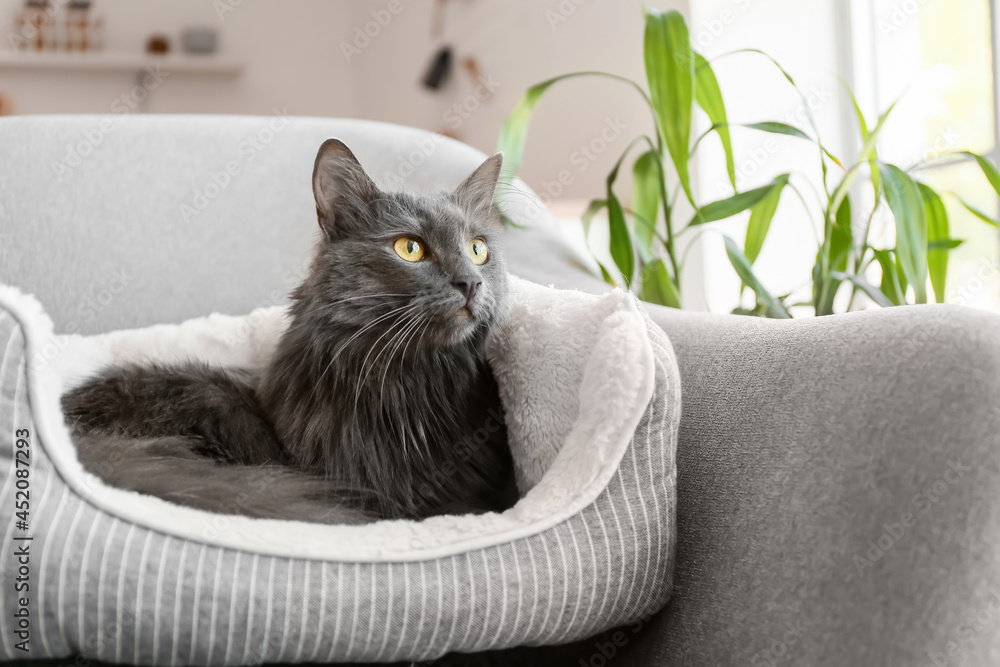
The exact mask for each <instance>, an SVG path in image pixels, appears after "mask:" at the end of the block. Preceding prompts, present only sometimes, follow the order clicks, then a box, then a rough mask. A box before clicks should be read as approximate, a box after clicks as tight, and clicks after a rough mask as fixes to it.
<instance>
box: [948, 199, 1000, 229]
mask: <svg viewBox="0 0 1000 667" xmlns="http://www.w3.org/2000/svg"><path fill="white" fill-rule="evenodd" d="M955 196H956V198H957V199H958V201H959V202H961V204H962V206H964V207H965V209H966V210H967V211H968V212H969V213H971V214H972V215H974V216H976V217H977V218H979V219H980V220H982V221H983V222H985V223H987V224H989V225H993V226H994V227H1000V222H997V221H996V220H994V219H993V218H991V217H990V216H988V215H986V214H985V213H983V212H982V211H980V210H979V209H978V208H976V207H974V206H972V205H971V204H969V203H967V202H966V201H965V200H964V199H962V198H961V197H959V196H958V195H955Z"/></svg>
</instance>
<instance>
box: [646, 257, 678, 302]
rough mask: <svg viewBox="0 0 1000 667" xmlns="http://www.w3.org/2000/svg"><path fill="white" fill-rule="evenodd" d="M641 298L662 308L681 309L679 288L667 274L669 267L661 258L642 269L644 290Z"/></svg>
mask: <svg viewBox="0 0 1000 667" xmlns="http://www.w3.org/2000/svg"><path fill="white" fill-rule="evenodd" d="M639 298H640V299H642V300H643V301H649V302H650V303H658V304H660V305H661V306H670V307H671V308H680V307H681V298H680V294H679V293H678V291H677V286H676V285H675V284H674V281H673V280H672V279H671V278H670V274H669V273H668V272H667V265H666V264H664V262H663V260H662V259H660V258H659V257H657V258H656V259H654V260H653V261H651V262H648V263H647V264H645V265H644V266H643V267H642V290H641V292H640V294H639Z"/></svg>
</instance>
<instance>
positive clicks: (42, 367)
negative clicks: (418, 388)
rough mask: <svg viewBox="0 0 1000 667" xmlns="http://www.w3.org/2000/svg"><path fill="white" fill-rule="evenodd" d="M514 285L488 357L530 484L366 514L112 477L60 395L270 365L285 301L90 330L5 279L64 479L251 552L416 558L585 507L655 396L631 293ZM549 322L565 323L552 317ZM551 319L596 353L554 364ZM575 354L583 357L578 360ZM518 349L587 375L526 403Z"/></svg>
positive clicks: (105, 502)
mask: <svg viewBox="0 0 1000 667" xmlns="http://www.w3.org/2000/svg"><path fill="white" fill-rule="evenodd" d="M511 291H512V303H513V308H512V316H511V319H510V322H509V324H508V325H507V331H508V332H509V333H510V335H507V336H502V337H500V340H501V341H502V342H501V343H499V344H497V345H496V346H495V349H493V350H491V355H490V358H491V364H492V365H493V367H494V369H495V371H496V375H497V381H498V383H499V384H500V387H501V397H502V399H503V400H504V407H505V412H506V413H507V415H508V416H507V423H508V431H509V435H510V437H511V447H512V450H513V451H514V452H515V456H516V457H519V461H518V463H519V482H520V483H522V484H526V485H531V486H532V488H531V489H530V491H528V493H527V494H526V495H525V496H524V497H523V498H522V499H521V501H520V502H518V503H517V505H516V506H515V507H513V508H511V509H509V510H507V511H506V512H504V513H502V514H496V513H490V514H485V515H479V516H474V515H465V516H441V517H433V518H430V519H426V520H424V521H381V522H378V523H375V524H370V525H365V526H338V525H333V526H331V525H320V524H312V523H305V522H298V521H280V520H275V519H255V518H250V517H245V516H233V515H219V514H214V513H211V512H206V511H203V510H198V509H194V508H190V507H183V506H180V505H175V504H173V503H168V502H166V501H164V500H161V499H159V498H155V497H153V496H147V495H143V494H139V493H135V492H131V491H126V490H123V489H118V488H114V487H110V486H107V485H105V484H104V483H103V482H101V480H99V479H98V478H97V477H95V476H93V475H91V474H90V473H87V472H86V471H85V470H83V468H82V466H81V465H80V463H79V461H78V460H77V458H76V449H75V447H74V446H73V444H72V441H71V440H70V434H69V431H68V429H67V427H66V426H65V424H64V422H63V415H62V410H61V408H60V396H61V395H62V393H63V392H64V391H65V390H66V389H67V388H69V387H71V386H73V384H75V383H78V382H79V381H81V380H82V379H83V378H85V377H86V376H88V375H89V374H90V373H92V372H93V371H95V370H97V369H99V368H101V367H103V366H105V365H107V364H111V363H121V362H123V361H128V360H142V359H144V358H145V359H153V358H155V359H159V360H163V361H170V360H171V359H180V358H192V357H195V358H201V359H205V360H207V361H212V362H216V363H223V364H231V365H237V366H244V367H255V366H260V365H262V363H263V360H265V359H266V357H267V355H268V354H270V352H271V351H272V350H273V346H274V342H275V340H276V338H277V336H278V335H279V334H280V332H281V330H282V329H283V326H284V323H283V315H284V312H283V309H280V308H268V309H261V310H257V311H254V312H253V313H251V314H250V315H248V316H246V317H229V316H222V315H211V316H209V317H207V318H200V319H197V320H190V321H188V322H185V323H183V324H180V325H158V326H155V327H150V328H147V329H140V330H132V331H119V332H113V333H109V334H103V335H100V336H92V337H81V336H56V335H54V333H53V326H52V321H51V319H50V318H49V317H48V316H47V315H46V314H45V313H44V310H43V309H42V307H41V305H40V304H39V303H38V302H37V300H35V298H34V297H32V296H30V295H25V294H21V293H20V292H19V291H18V290H17V289H15V288H13V287H8V286H4V285H0V307H2V308H4V309H6V310H8V311H9V312H10V313H11V314H12V315H13V316H14V317H15V318H16V319H17V320H18V322H19V323H20V325H21V327H22V329H23V331H24V334H25V338H26V346H27V347H26V358H27V361H28V363H27V380H28V395H29V400H30V407H31V413H32V417H33V419H34V422H35V428H36V430H37V436H38V442H39V443H40V444H41V445H42V447H43V448H44V450H45V452H46V454H47V455H48V456H49V458H50V459H51V460H52V462H53V464H54V466H55V468H56V470H57V471H58V472H59V474H60V476H61V477H62V479H63V480H64V481H65V482H66V483H67V484H68V485H69V486H70V488H72V489H73V490H74V491H75V492H77V493H78V494H79V495H80V496H82V497H83V498H85V499H86V500H88V501H89V502H91V503H92V504H93V505H95V506H97V507H99V508H101V509H103V510H105V511H107V512H108V513H110V514H112V515H115V516H117V517H119V518H121V519H123V520H125V521H129V522H132V523H135V524H138V525H141V526H145V527H147V528H151V529H154V530H157V531H160V532H163V533H166V534H170V535H174V536H176V537H179V538H183V539H189V540H193V541H196V542H201V543H205V544H210V545H214V546H221V547H227V548H233V549H241V550H245V551H249V552H253V553H259V554H265V555H272V556H282V557H293V558H308V559H316V560H333V561H341V562H414V561H421V560H429V559H433V558H440V557H444V556H451V555H455V554H460V553H463V552H466V551H471V550H476V549H481V548H484V547H488V546H494V545H497V544H502V543H505V542H509V541H512V540H516V539H519V538H522V537H527V536H530V535H534V534H537V533H540V532H542V531H544V530H546V529H548V528H551V527H552V526H555V525H557V524H558V523H560V522H562V521H564V520H565V519H567V518H569V517H571V516H573V515H574V514H577V513H578V512H580V511H581V510H583V509H584V508H585V507H586V506H587V505H589V504H590V503H592V502H593V501H594V500H595V499H596V498H597V496H598V495H600V493H601V492H602V491H603V490H604V489H605V488H606V487H607V485H608V483H609V482H610V481H611V478H612V476H613V475H614V473H615V471H616V470H617V468H618V465H619V462H620V461H621V459H622V457H623V456H624V454H625V452H626V450H627V448H628V446H629V443H630V442H631V439H632V436H633V431H634V430H635V428H636V426H637V425H638V423H639V421H640V419H641V418H642V415H643V413H644V412H645V410H646V407H647V404H648V403H649V400H650V398H651V397H652V394H653V387H654V370H655V369H654V363H653V351H652V347H651V345H650V342H649V340H648V338H647V332H646V324H645V321H644V319H643V317H642V315H641V314H640V312H639V310H638V307H637V304H636V302H635V299H634V297H633V296H632V295H630V294H627V293H625V292H622V291H620V290H616V291H614V292H612V293H610V294H607V295H604V296H593V295H589V294H583V293H580V292H567V291H558V290H554V289H551V288H545V287H541V286H539V285H535V284H533V283H529V282H527V281H523V280H519V279H516V278H512V279H511ZM552 322H558V323H559V326H558V327H553V326H550V324H551V323H552ZM545 332H547V333H548V335H550V336H552V335H556V334H557V335H558V337H561V339H562V341H563V342H565V340H566V338H567V337H570V338H573V337H574V336H577V335H580V336H585V337H586V335H585V332H590V333H589V340H587V348H588V352H589V354H583V355H580V354H578V355H577V356H576V357H574V356H572V355H571V356H569V357H567V356H566V355H563V356H561V357H559V358H558V363H557V364H555V365H553V364H552V363H548V359H547V357H551V356H552V350H553V347H552V345H551V344H549V345H547V346H546V345H544V344H542V345H533V343H538V342H539V337H541V336H544V334H545ZM542 342H544V341H542ZM550 342H551V341H550ZM567 349H568V348H567ZM574 358H575V360H576V362H577V363H578V367H576V368H573V367H571V366H568V365H567V361H569V363H572V360H573V359H574ZM510 360H515V361H516V362H517V364H519V365H520V366H519V367H520V368H526V369H532V370H530V372H531V373H533V377H535V378H537V379H538V380H539V381H540V382H541V381H543V380H544V379H545V378H553V377H555V378H559V377H579V378H580V383H579V384H578V385H576V386H566V387H561V388H559V387H553V386H551V383H550V384H549V385H546V390H545V392H544V393H545V394H547V393H549V392H557V393H558V392H562V393H559V394H558V400H556V401H554V402H550V404H549V405H541V406H539V405H537V402H538V401H539V400H545V399H544V394H542V395H541V396H534V397H529V398H528V399H527V400H523V401H522V403H523V404H518V403H517V402H516V399H513V398H512V397H514V396H516V391H514V390H513V389H514V388H512V384H511V382H510V381H509V380H508V379H507V378H508V377H510V376H511V373H509V372H508V371H509V370H510V369H508V368H507V367H506V366H505V365H504V364H510V365H511V368H513V367H514V362H512V361H510ZM560 365H561V366H562V367H561V368H560ZM515 374H516V373H515ZM522 379H523V378H522ZM529 384H530V381H529ZM566 392H569V393H570V395H569V396H567V393H566ZM512 400H515V403H513V404H512V402H511V401H512ZM550 405H551V406H556V407H557V408H558V407H559V406H562V407H561V408H559V409H566V407H565V406H568V405H575V406H576V407H575V409H576V414H575V415H574V416H573V418H572V419H570V420H565V419H564V420H563V423H562V426H559V425H558V424H559V423H560V422H559V420H552V423H553V424H556V425H557V426H556V427H553V428H550V429H548V432H547V431H546V429H545V428H536V425H537V424H539V423H542V422H544V411H545V409H547V408H549V407H550ZM539 407H540V408H541V409H539ZM553 433H556V434H559V435H561V436H562V437H560V441H559V442H553V441H552V434H553ZM563 434H564V435H563ZM519 451H520V452H531V453H532V454H531V456H534V459H532V460H531V461H529V462H528V463H524V462H523V461H524V457H523V456H520V455H519V454H518V452H519ZM529 458H530V457H529ZM540 466H541V467H540ZM544 468H547V470H546V471H545V473H544V475H542V474H541V470H544Z"/></svg>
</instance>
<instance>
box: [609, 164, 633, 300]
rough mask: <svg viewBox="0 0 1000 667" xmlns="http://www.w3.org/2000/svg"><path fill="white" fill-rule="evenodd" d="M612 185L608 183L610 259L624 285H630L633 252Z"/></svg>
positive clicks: (619, 203)
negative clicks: (621, 277)
mask: <svg viewBox="0 0 1000 667" xmlns="http://www.w3.org/2000/svg"><path fill="white" fill-rule="evenodd" d="M611 186H612V184H611V182H610V181H609V182H608V188H607V194H608V225H609V226H610V229H609V231H610V236H611V239H610V243H611V259H613V260H615V265H616V266H617V267H618V270H619V271H621V274H622V276H623V277H624V278H625V285H626V286H628V285H631V284H632V276H633V274H634V273H635V252H634V251H633V250H632V238H631V236H629V233H628V225H626V224H625V211H624V210H622V205H621V202H619V201H618V197H617V196H616V195H615V192H614V188H612V187H611Z"/></svg>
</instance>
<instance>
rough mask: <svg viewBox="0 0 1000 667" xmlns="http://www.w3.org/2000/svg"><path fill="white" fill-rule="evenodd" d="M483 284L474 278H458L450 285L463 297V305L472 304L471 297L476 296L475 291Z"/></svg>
mask: <svg viewBox="0 0 1000 667" xmlns="http://www.w3.org/2000/svg"><path fill="white" fill-rule="evenodd" d="M482 284H483V281H482V280H480V279H479V278H476V277H475V276H459V277H457V278H455V281H454V282H453V283H452V285H454V286H455V287H456V288H457V289H458V291H459V292H461V293H462V294H464V295H465V305H469V304H470V303H472V297H474V296H475V295H476V290H477V289H479V286H480V285H482Z"/></svg>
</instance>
